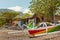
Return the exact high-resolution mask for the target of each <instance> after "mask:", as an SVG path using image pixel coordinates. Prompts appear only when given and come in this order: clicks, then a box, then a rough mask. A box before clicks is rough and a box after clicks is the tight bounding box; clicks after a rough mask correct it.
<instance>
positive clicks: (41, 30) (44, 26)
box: [28, 22, 60, 36]
mask: <svg viewBox="0 0 60 40" xmlns="http://www.w3.org/2000/svg"><path fill="white" fill-rule="evenodd" d="M59 29H60V27H59V26H58V27H57V26H54V25H52V24H50V23H46V22H42V23H40V25H39V27H38V28H34V29H29V30H28V33H29V34H30V35H31V36H39V35H43V34H47V33H51V32H55V31H58V30H59Z"/></svg>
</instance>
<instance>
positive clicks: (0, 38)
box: [0, 30, 60, 40]
mask: <svg viewBox="0 0 60 40" xmlns="http://www.w3.org/2000/svg"><path fill="white" fill-rule="evenodd" d="M14 31H16V30H0V40H59V39H60V33H57V34H50V35H45V36H40V37H35V38H29V37H28V34H26V32H25V33H24V32H18V33H10V34H8V32H14Z"/></svg>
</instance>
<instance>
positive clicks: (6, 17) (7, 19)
mask: <svg viewBox="0 0 60 40" xmlns="http://www.w3.org/2000/svg"><path fill="white" fill-rule="evenodd" d="M19 14H20V13H19V12H4V13H2V16H1V18H3V20H4V21H5V23H9V22H10V23H12V20H13V18H14V17H15V16H17V15H19Z"/></svg>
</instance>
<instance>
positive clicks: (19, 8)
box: [8, 6, 22, 11]
mask: <svg viewBox="0 0 60 40" xmlns="http://www.w3.org/2000/svg"><path fill="white" fill-rule="evenodd" d="M8 9H11V10H14V11H21V10H22V7H20V6H15V7H9V8H8Z"/></svg>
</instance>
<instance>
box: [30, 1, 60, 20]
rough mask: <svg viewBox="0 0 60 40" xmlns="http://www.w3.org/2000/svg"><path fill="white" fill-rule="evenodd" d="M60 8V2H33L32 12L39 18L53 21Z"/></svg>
mask: <svg viewBox="0 0 60 40" xmlns="http://www.w3.org/2000/svg"><path fill="white" fill-rule="evenodd" d="M59 6H60V0H32V1H31V5H30V10H31V11H32V12H33V13H35V14H36V15H37V16H38V17H39V18H41V16H43V17H45V18H50V19H53V15H54V14H55V12H56V10H58V8H57V7H59Z"/></svg>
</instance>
